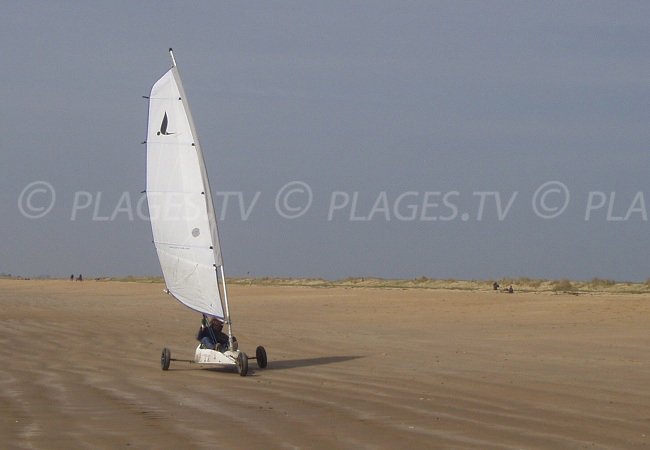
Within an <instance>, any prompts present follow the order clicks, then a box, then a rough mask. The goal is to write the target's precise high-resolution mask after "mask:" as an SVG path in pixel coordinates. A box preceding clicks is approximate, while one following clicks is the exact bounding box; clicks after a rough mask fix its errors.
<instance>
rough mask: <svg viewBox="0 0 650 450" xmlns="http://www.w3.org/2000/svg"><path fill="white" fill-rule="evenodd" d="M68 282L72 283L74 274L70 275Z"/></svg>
mask: <svg viewBox="0 0 650 450" xmlns="http://www.w3.org/2000/svg"><path fill="white" fill-rule="evenodd" d="M70 281H74V273H73V274H72V275H70Z"/></svg>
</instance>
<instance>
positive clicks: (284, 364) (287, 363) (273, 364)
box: [263, 356, 365, 370]
mask: <svg viewBox="0 0 650 450" xmlns="http://www.w3.org/2000/svg"><path fill="white" fill-rule="evenodd" d="M359 358H365V356H323V357H320V358H304V359H285V360H283V361H274V360H269V365H268V366H267V367H266V369H263V370H284V369H295V368H297V367H309V366H322V365H324V364H335V363H340V362H345V361H352V360H354V359H359Z"/></svg>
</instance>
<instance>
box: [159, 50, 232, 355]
mask: <svg viewBox="0 0 650 450" xmlns="http://www.w3.org/2000/svg"><path fill="white" fill-rule="evenodd" d="M169 56H170V57H171V59H172V66H173V67H174V68H176V67H177V66H176V58H174V51H173V50H172V48H171V47H170V48H169ZM176 70H178V69H176ZM179 78H180V77H179ZM179 86H180V89H181V92H183V91H184V90H183V88H182V83H180V79H179ZM183 101H185V95H184V92H183ZM187 110H188V115H189V108H188V109H187ZM190 126H191V127H192V131H193V134H194V136H195V139H196V140H197V141H198V137H197V133H196V131H195V130H194V123H193V121H192V120H191V119H190ZM196 147H197V151H198V152H199V154H200V157H201V160H202V162H203V170H204V174H205V184H206V191H209V190H210V185H209V182H208V178H207V170H205V161H204V158H203V152H202V151H201V149H200V146H199V145H198V142H196ZM206 201H207V203H208V211H209V214H210V215H211V219H212V221H214V223H215V225H216V217H215V214H214V203H213V201H212V195H211V192H206ZM214 238H215V241H216V242H215V243H216V244H217V248H218V254H217V255H215V256H216V258H215V259H216V264H215V273H216V275H217V280H216V282H217V289H218V288H219V279H221V285H222V289H223V297H222V298H221V299H220V300H222V301H223V313H224V322H225V323H227V324H228V341H229V342H228V344H229V348H233V335H232V321H231V320H230V308H229V306H228V290H227V287H226V276H225V274H224V270H223V256H222V255H221V244H220V243H219V229H218V228H217V227H216V226H215V236H214ZM215 252H217V250H216V249H215Z"/></svg>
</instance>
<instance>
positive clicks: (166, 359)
mask: <svg viewBox="0 0 650 450" xmlns="http://www.w3.org/2000/svg"><path fill="white" fill-rule="evenodd" d="M171 361H172V352H171V351H170V350H169V349H168V348H167V347H165V348H163V351H162V354H161V355H160V367H161V368H162V370H167V369H169V364H170V363H171Z"/></svg>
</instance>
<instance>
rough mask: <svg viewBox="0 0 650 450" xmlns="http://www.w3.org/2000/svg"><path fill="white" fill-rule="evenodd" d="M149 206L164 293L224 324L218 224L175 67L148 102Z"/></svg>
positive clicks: (164, 77) (166, 75)
mask: <svg viewBox="0 0 650 450" xmlns="http://www.w3.org/2000/svg"><path fill="white" fill-rule="evenodd" d="M147 201H148V204H149V215H150V219H151V229H152V231H153V240H154V244H155V246H156V251H157V252H158V259H159V260H160V266H161V268H162V271H163V275H164V277H165V283H166V285H167V290H168V292H169V293H170V294H171V295H173V296H174V297H175V298H176V299H177V300H179V301H180V302H182V303H184V304H185V305H187V306H188V307H190V308H192V309H194V310H196V311H199V312H201V313H204V314H207V315H211V316H216V317H219V318H222V319H223V318H224V307H223V304H222V300H221V294H220V291H219V284H218V274H217V269H218V268H221V270H222V272H221V273H222V274H223V268H222V267H221V266H222V265H223V263H222V258H221V248H220V246H219V237H218V233H217V221H216V218H215V214H214V206H213V203H212V195H211V192H210V185H209V183H208V176H207V172H206V169H205V162H204V159H203V154H202V152H201V146H200V145H199V141H198V138H197V134H196V130H195V128H194V122H193V121H192V116H191V114H190V109H189V106H188V103H187V99H186V96H185V92H184V90H183V85H182V84H181V79H180V76H179V74H178V70H177V68H176V65H175V63H174V67H172V68H171V69H170V70H169V71H168V72H167V73H166V74H165V75H163V76H162V77H161V78H160V79H159V80H158V81H157V82H156V84H154V86H153V88H152V89H151V95H150V96H149V123H148V131H147ZM226 315H227V306H226Z"/></svg>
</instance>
